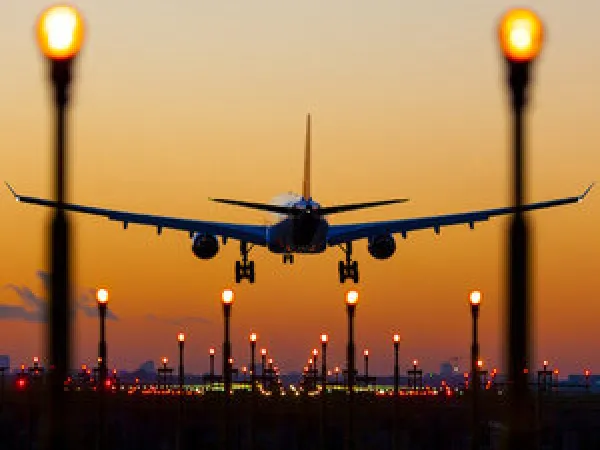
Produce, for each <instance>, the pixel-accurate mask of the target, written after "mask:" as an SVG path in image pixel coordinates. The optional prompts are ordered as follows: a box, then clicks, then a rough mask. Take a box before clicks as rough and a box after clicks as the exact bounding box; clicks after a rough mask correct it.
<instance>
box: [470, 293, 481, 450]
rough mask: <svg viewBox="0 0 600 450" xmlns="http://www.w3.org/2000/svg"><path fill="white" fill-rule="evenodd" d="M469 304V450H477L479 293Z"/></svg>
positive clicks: (471, 297) (472, 296) (475, 294)
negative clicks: (470, 420) (470, 435)
mask: <svg viewBox="0 0 600 450" xmlns="http://www.w3.org/2000/svg"><path fill="white" fill-rule="evenodd" d="M469 303H470V304H471V319H472V336H471V391H472V393H473V405H472V406H473V408H472V409H473V411H472V413H473V416H472V428H473V429H472V434H473V436H472V439H471V448H473V450H478V449H479V447H480V445H479V425H478V421H479V411H478V409H479V408H478V407H479V405H478V398H477V397H478V394H479V388H480V379H479V370H478V368H477V361H479V333H478V323H479V305H480V304H481V292H479V291H473V292H471V294H470V295H469Z"/></svg>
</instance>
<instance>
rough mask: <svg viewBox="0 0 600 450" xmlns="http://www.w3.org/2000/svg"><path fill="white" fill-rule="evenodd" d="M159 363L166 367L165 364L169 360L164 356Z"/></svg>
mask: <svg viewBox="0 0 600 450" xmlns="http://www.w3.org/2000/svg"><path fill="white" fill-rule="evenodd" d="M161 361H162V363H163V364H164V365H165V366H166V365H167V363H168V362H169V358H167V357H166V356H163V357H162V360H161Z"/></svg>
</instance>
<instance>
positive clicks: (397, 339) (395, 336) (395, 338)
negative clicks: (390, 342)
mask: <svg viewBox="0 0 600 450" xmlns="http://www.w3.org/2000/svg"><path fill="white" fill-rule="evenodd" d="M394 342H400V335H399V334H394Z"/></svg>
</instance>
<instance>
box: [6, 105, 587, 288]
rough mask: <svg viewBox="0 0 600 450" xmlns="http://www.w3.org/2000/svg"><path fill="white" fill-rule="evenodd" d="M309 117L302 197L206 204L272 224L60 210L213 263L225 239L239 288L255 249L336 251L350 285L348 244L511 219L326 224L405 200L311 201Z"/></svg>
mask: <svg viewBox="0 0 600 450" xmlns="http://www.w3.org/2000/svg"><path fill="white" fill-rule="evenodd" d="M310 181H311V118H310V114H309V115H307V118H306V139H305V153H304V179H303V185H302V196H296V197H295V198H294V199H293V200H288V201H287V202H284V203H283V204H280V205H274V204H266V203H256V202H249V201H242V200H231V199H223V198H213V199H210V200H212V201H214V202H218V203H224V204H228V205H234V206H239V207H244V208H250V209H254V210H258V211H266V212H269V213H273V214H277V215H279V216H280V217H281V219H280V220H279V221H277V222H276V223H274V224H272V225H252V224H238V223H223V222H209V221H204V220H195V219H187V218H178V217H165V216H158V215H150V214H140V213H133V212H127V211H119V210H112V209H105V208H99V207H95V206H84V205H77V204H73V203H65V204H63V205H62V207H63V208H64V209H65V210H66V211H73V212H78V213H84V214H92V215H96V216H102V217H106V218H107V219H109V220H112V221H116V222H122V223H123V227H124V229H127V227H128V225H129V224H130V223H131V224H138V225H149V226H152V227H156V230H157V233H158V234H159V235H160V234H161V233H162V230H163V228H168V229H174V230H180V231H186V232H188V233H189V236H190V239H191V240H192V253H193V254H194V255H195V256H196V257H197V258H199V259H203V260H206V259H211V258H214V257H215V256H216V255H217V253H218V252H219V240H218V237H220V238H221V241H222V243H223V245H225V244H226V243H227V240H228V239H234V240H237V241H239V242H240V255H241V260H238V261H236V262H235V281H236V283H240V282H241V281H242V280H244V279H247V280H248V281H249V282H250V283H254V282H255V266H254V261H250V260H249V259H248V254H249V253H250V251H251V250H252V249H253V248H254V246H261V247H266V248H267V249H268V250H269V251H270V252H272V253H276V254H281V255H282V256H283V263H284V264H286V263H289V264H293V262H294V254H319V253H323V252H324V251H325V250H326V249H327V247H334V246H338V247H340V248H341V249H342V251H343V252H344V253H345V260H343V261H339V264H338V275H339V282H340V283H345V281H346V280H352V281H353V282H354V283H358V281H359V276H358V275H359V273H358V262H357V261H355V260H353V259H352V244H353V242H355V241H358V240H362V239H366V240H367V249H368V251H369V253H370V255H371V256H372V257H373V258H375V259H379V260H384V259H388V258H390V257H391V256H392V255H393V254H394V253H395V251H396V240H395V238H394V235H395V234H400V235H401V236H402V238H404V239H406V237H407V234H408V233H409V232H412V231H416V230H422V229H428V228H429V229H433V230H434V232H435V233H436V234H439V233H440V229H441V228H442V227H445V226H450V225H459V224H465V225H469V227H470V228H471V229H474V227H475V223H476V222H484V221H487V220H489V219H490V218H492V217H497V216H502V215H507V214H511V213H513V212H514V211H515V208H514V207H501V208H492V209H484V210H480V211H470V212H462V213H454V214H443V215H436V216H429V217H417V218H404V219H395V220H388V221H377V222H363V223H355V224H345V225H330V224H328V222H327V216H331V215H333V214H339V213H343V212H348V211H356V210H360V209H366V208H373V207H377V206H383V205H390V204H397V203H404V202H406V201H408V199H406V198H400V199H390V200H380V201H371V202H365V203H352V204H342V205H334V206H321V205H320V204H319V203H317V202H316V201H314V200H313V198H312V196H311V186H310ZM6 185H7V187H8V189H9V190H10V191H11V193H12V194H13V196H14V197H15V199H16V200H17V201H19V202H22V203H30V204H34V205H40V206H47V207H57V206H58V204H57V202H56V201H53V200H46V199H42V198H37V197H29V196H24V195H19V194H17V192H16V191H15V190H14V189H13V188H12V187H11V186H10V185H9V184H8V183H6ZM593 186H594V183H592V184H591V185H590V186H589V187H588V188H587V189H586V190H585V191H584V192H583V193H582V194H581V195H577V196H574V197H565V198H560V199H554V200H547V201H542V202H537V203H530V204H527V205H524V206H523V207H522V210H523V211H533V210H537V209H544V208H551V207H555V206H561V205H566V204H570V203H577V202H581V201H582V200H583V199H584V198H585V197H586V195H587V194H588V193H589V192H590V190H591V189H592V187H593Z"/></svg>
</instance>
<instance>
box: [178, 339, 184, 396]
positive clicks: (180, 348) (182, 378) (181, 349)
mask: <svg viewBox="0 0 600 450" xmlns="http://www.w3.org/2000/svg"><path fill="white" fill-rule="evenodd" d="M183 345H184V342H183V341H179V391H180V392H182V393H183V385H184V383H185V372H184V371H183Z"/></svg>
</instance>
